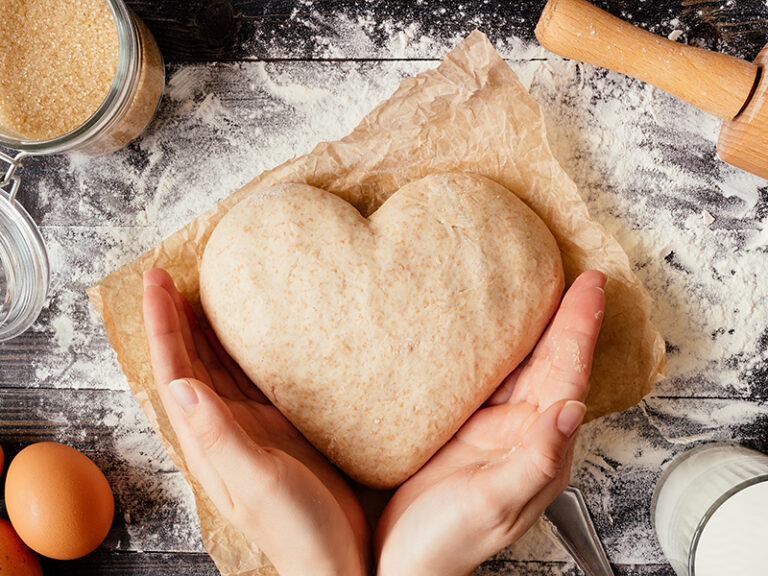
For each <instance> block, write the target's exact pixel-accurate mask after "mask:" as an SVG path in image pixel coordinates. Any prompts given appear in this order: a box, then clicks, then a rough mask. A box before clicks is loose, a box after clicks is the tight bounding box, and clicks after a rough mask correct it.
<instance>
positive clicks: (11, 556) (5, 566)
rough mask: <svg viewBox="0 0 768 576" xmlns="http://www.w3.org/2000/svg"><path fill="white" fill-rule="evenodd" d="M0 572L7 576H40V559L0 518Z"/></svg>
mask: <svg viewBox="0 0 768 576" xmlns="http://www.w3.org/2000/svg"><path fill="white" fill-rule="evenodd" d="M0 574H3V575H5V574H8V576H42V574H43V569H42V568H41V567H40V560H39V559H38V557H37V555H36V554H35V553H34V552H32V550H30V549H29V548H27V546H26V545H25V544H24V542H22V541H21V538H19V535H18V534H16V531H15V530H14V529H13V526H11V523H10V522H8V520H2V519H0Z"/></svg>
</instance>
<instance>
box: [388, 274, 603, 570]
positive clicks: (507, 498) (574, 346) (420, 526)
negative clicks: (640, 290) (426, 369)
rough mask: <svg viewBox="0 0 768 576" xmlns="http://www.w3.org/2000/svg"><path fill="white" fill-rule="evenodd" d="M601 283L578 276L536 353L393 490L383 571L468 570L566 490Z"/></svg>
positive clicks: (512, 537)
mask: <svg viewBox="0 0 768 576" xmlns="http://www.w3.org/2000/svg"><path fill="white" fill-rule="evenodd" d="M604 284H605V276H603V274H601V273H600V272H595V271H591V272H585V273H584V274H582V275H581V276H580V277H579V278H578V279H577V280H576V281H575V282H574V283H573V285H572V286H571V288H570V289H569V290H568V292H567V293H566V295H565V298H564V299H563V302H562V304H561V306H560V309H559V310H558V311H557V313H556V314H555V316H554V318H553V320H552V322H551V324H550V326H549V328H548V329H547V331H546V332H545V333H544V335H543V336H542V338H541V340H540V341H539V343H538V345H537V346H536V349H535V350H534V352H533V354H532V355H531V356H530V358H529V359H528V360H527V361H526V362H524V363H523V364H522V365H521V366H520V367H518V368H517V369H516V370H515V371H514V372H513V373H512V374H511V375H510V376H509V377H508V378H507V379H506V380H505V381H504V383H503V384H502V385H501V387H500V388H499V389H498V390H497V391H496V393H495V394H494V395H493V396H492V397H491V398H490V399H489V400H488V402H487V403H486V404H485V405H484V406H483V407H482V408H481V409H479V410H478V411H477V412H475V414H474V415H473V416H472V417H471V418H470V419H469V420H467V422H466V423H465V424H464V426H462V428H461V429H460V430H459V431H458V432H457V433H456V435H455V436H454V437H453V438H452V439H451V440H450V441H449V442H448V443H447V444H446V445H445V446H443V448H441V449H440V451H439V452H438V453H437V454H435V456H433V457H432V459H431V460H430V461H429V462H427V464H425V465H424V466H423V467H422V468H421V470H419V471H418V472H417V473H416V474H415V475H414V476H412V477H411V478H410V479H408V480H407V481H406V482H405V483H404V484H403V485H402V486H401V487H400V488H399V489H398V490H397V491H396V492H395V494H394V496H393V497H392V499H391V500H390V502H389V504H388V505H387V507H386V509H385V510H384V513H383V514H382V517H381V519H380V521H379V525H378V527H377V529H376V535H375V547H376V551H375V552H376V556H377V557H378V574H379V576H410V575H414V576H416V575H418V576H465V575H466V574H469V573H471V572H472V571H473V570H474V569H475V568H476V567H477V566H478V565H479V564H481V563H482V562H483V561H485V560H486V559H487V558H489V557H490V556H492V555H493V554H495V553H496V552H498V551H499V550H501V549H503V548H505V547H506V546H508V545H509V544H511V543H512V542H514V541H515V540H517V539H518V538H519V537H520V536H522V535H523V534H524V533H525V531H526V530H528V528H530V526H531V525H532V524H533V523H534V522H535V521H536V520H537V519H538V517H539V516H540V515H541V514H542V513H543V512H544V510H545V508H546V507H547V506H548V505H549V504H550V503H551V502H552V501H553V500H554V499H555V498H556V497H557V495H558V494H560V493H561V492H562V491H563V489H565V487H566V485H567V484H568V480H569V478H570V468H571V461H572V459H573V446H574V441H575V433H576V431H577V429H578V427H579V425H580V424H581V422H582V420H583V418H584V415H585V412H586V406H585V405H584V404H583V403H582V402H583V401H584V400H585V399H586V396H587V392H588V380H589V374H590V370H591V366H592V353H593V351H594V348H595V342H596V340H597V335H598V332H599V330H600V324H601V321H602V317H603V308H604V304H605V294H604V293H603V289H602V288H603V286H604Z"/></svg>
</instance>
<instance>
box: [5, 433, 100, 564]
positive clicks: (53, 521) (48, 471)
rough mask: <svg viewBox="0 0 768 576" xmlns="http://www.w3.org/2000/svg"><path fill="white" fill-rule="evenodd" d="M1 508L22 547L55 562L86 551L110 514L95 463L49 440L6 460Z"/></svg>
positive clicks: (71, 449) (96, 544)
mask: <svg viewBox="0 0 768 576" xmlns="http://www.w3.org/2000/svg"><path fill="white" fill-rule="evenodd" d="M5 507H6V509H7V510H8V516H9V517H10V519H11V523H12V524H13V527H14V528H15V529H16V532H18V534H19V536H20V537H21V539H22V540H23V541H24V542H25V543H26V545H27V546H29V547H30V548H32V550H34V551H35V552H37V553H39V554H42V555H43V556H48V557H49V558H55V559H57V560H71V559H73V558H80V557H81V556H85V555H86V554H88V553H89V552H92V551H93V550H94V549H95V548H96V547H97V546H98V545H99V544H101V543H102V542H103V541H104V538H105V537H106V535H107V532H109V528H110V526H111V525H112V518H113V516H114V513H115V502H114V497H113V496H112V490H111V489H110V487H109V483H108V482H107V479H106V478H105V477H104V474H102V472H101V470H99V468H98V467H97V466H96V464H94V463H93V461H91V459H90V458H88V457H87V456H86V455H85V454H83V453H81V452H78V451H77V450H75V449H74V448H70V447H69V446H65V445H64V444H57V443H55V442H40V443H38V444H32V445H31V446H27V447H26V448H24V450H22V451H21V452H19V453H18V454H17V455H16V457H15V458H14V459H13V460H12V461H11V464H10V466H9V467H8V476H7V478H6V480H5Z"/></svg>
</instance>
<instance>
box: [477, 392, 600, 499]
mask: <svg viewBox="0 0 768 576" xmlns="http://www.w3.org/2000/svg"><path fill="white" fill-rule="evenodd" d="M585 413H586V406H585V405H584V404H582V403H581V402H578V401H576V400H570V401H565V400H562V401H560V402H557V403H555V404H553V405H552V406H550V407H549V408H547V409H546V410H545V411H544V412H543V413H541V414H538V415H536V417H535V419H534V420H533V422H532V423H531V424H530V425H529V426H528V428H527V429H526V430H525V432H524V433H523V435H522V441H521V442H520V443H519V444H518V445H517V447H516V448H515V449H514V450H512V451H511V452H510V453H509V455H508V457H507V458H505V459H503V460H502V461H501V462H500V466H499V467H498V468H496V467H494V468H489V469H488V470H487V473H488V475H489V481H490V488H491V489H492V490H493V491H494V492H495V493H497V494H498V495H499V501H500V502H506V504H507V506H508V507H509V508H510V509H513V510H522V509H523V508H525V507H526V506H528V504H529V503H531V501H532V500H535V499H537V496H538V495H539V494H540V493H541V492H542V491H544V490H545V489H546V488H547V487H549V486H557V485H559V484H560V480H561V479H562V478H565V477H567V476H568V474H567V473H568V471H567V470H566V467H568V462H569V458H568V450H569V449H570V447H571V446H572V445H573V437H574V435H575V434H576V430H578V427H579V426H580V425H581V422H582V420H583V419H584V414H585ZM560 490H562V487H561V488H560ZM547 504H548V503H546V504H544V505H543V507H542V511H543V509H544V507H546V506H547Z"/></svg>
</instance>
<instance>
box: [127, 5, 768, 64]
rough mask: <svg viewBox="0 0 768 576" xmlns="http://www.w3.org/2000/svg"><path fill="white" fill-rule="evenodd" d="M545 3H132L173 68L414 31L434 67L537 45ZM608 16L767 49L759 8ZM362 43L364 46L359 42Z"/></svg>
mask: <svg viewBox="0 0 768 576" xmlns="http://www.w3.org/2000/svg"><path fill="white" fill-rule="evenodd" d="M544 3H545V2H544V0H523V1H521V2H514V3H506V2H499V1H492V2H461V1H456V0H454V1H451V2H442V1H438V0H424V1H421V2H409V1H406V0H400V1H396V2H392V1H385V0H375V1H369V2H364V3H363V2H357V1H355V0H323V1H315V2H302V1H298V0H296V1H286V0H266V1H252V0H251V1H246V0H231V1H230V0H193V1H185V0H166V1H165V2H162V3H156V2H148V1H146V0H144V1H130V2H129V4H130V5H131V6H132V7H133V8H134V10H135V11H136V13H137V14H139V15H140V16H141V17H142V18H144V20H145V21H146V22H147V24H148V25H149V27H150V29H151V30H152V31H153V32H154V33H155V35H156V36H157V38H158V40H159V43H160V45H161V48H162V51H163V54H164V55H165V58H166V60H167V61H169V62H177V61H200V60H218V61H221V60H240V59H247V58H258V59H276V58H277V59H282V58H291V59H318V58H351V59H361V58H375V59H381V58H392V57H403V55H402V54H398V53H396V52H395V53H393V51H392V49H391V45H392V38H393V36H395V35H396V34H397V32H398V31H401V30H404V31H409V30H410V32H411V34H412V35H413V36H414V40H416V42H415V43H414V46H413V47H412V48H411V50H410V51H408V52H407V53H406V55H405V57H407V58H436V57H439V56H440V55H439V54H436V53H435V52H434V49H433V46H434V45H435V42H428V43H427V42H425V43H420V42H418V40H419V39H422V38H430V39H433V40H437V44H440V43H444V42H446V41H447V40H449V39H455V38H458V37H462V36H466V35H467V34H468V33H469V32H471V31H472V30H473V29H475V28H480V29H481V30H483V31H484V32H486V33H487V34H488V35H489V36H490V38H491V39H492V40H493V41H494V42H495V43H497V44H501V45H503V44H505V43H506V42H507V40H508V39H509V38H511V37H518V38H522V39H524V40H532V39H533V29H534V27H535V24H536V22H537V21H538V17H539V15H540V13H541V10H542V8H543V6H544ZM595 4H597V5H599V6H600V7H601V8H603V9H606V10H608V11H609V12H611V13H613V14H615V15H617V16H619V17H622V18H624V19H626V20H629V21H631V22H632V23H634V24H636V25H639V26H641V27H643V28H645V29H648V30H650V31H652V32H654V33H657V34H662V35H664V36H667V35H669V34H672V33H675V34H676V35H678V36H679V38H680V40H681V41H683V42H687V43H689V44H694V45H700V46H704V47H707V48H712V49H716V50H720V51H722V52H726V53H729V54H734V55H737V56H740V57H745V58H750V59H752V58H754V57H755V56H756V54H757V52H758V50H759V49H760V48H761V47H762V46H763V45H764V44H765V43H766V42H768V34H767V33H766V24H768V8H767V7H766V5H765V4H764V3H763V2H762V0H739V1H734V2H708V1H702V0H657V1H655V2H633V1H629V0H621V1H620V0H596V1H595ZM363 37H365V38H363Z"/></svg>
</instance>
